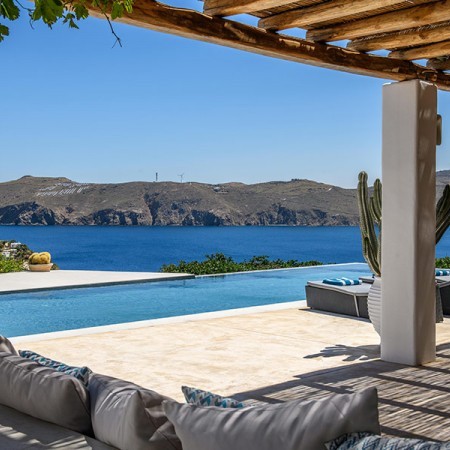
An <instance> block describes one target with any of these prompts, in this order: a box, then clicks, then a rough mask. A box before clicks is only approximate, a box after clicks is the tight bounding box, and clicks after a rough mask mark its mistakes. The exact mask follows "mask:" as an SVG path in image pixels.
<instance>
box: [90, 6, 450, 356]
mask: <svg viewBox="0 0 450 450" xmlns="http://www.w3.org/2000/svg"><path fill="white" fill-rule="evenodd" d="M91 13H92V14H93V15H96V16H98V17H102V14H101V13H100V11H99V10H96V9H95V8H93V7H91ZM241 14H250V15H252V16H255V17H257V18H258V19H259V20H258V26H257V27H253V26H250V25H247V24H245V23H242V22H239V20H238V19H239V18H240V17H241V16H238V17H236V18H235V19H236V20H233V19H230V17H231V16H236V15H241ZM119 21H121V22H124V23H127V24H130V25H136V26H139V27H144V28H149V29H152V30H156V31H161V32H165V33H170V34H175V35H179V36H183V37H187V38H191V39H197V40H201V41H206V42H211V43H214V44H219V45H224V46H228V47H233V48H237V49H241V50H246V51H249V52H254V53H259V54H262V55H266V56H270V57H274V58H280V59H286V60H290V61H294V62H299V63H304V64H310V65H315V66H320V67H325V68H329V69H334V70H341V71H346V72H350V73H355V74H360V75H368V76H373V77H379V78H385V79H388V80H394V81H399V82H400V83H391V84H387V85H385V86H384V88H383V164H382V165H383V242H382V270H383V276H382V278H383V282H382V299H383V303H382V331H381V355H382V359H385V360H387V361H392V362H400V363H405V364H411V365H417V364H423V363H426V362H429V361H432V360H433V359H434V358H435V286H434V264H435V262H434V258H435V202H436V199H435V181H436V180H435V172H436V154H435V152H436V136H437V131H436V130H437V89H438V88H439V89H442V90H450V73H447V72H446V71H447V70H449V71H450V0H298V1H295V2H292V1H289V0H205V1H204V12H203V13H201V12H198V11H194V10H189V9H180V8H174V7H172V6H168V5H165V4H162V3H157V2H155V1H152V0H135V1H134V6H133V13H132V14H129V15H127V14H125V16H124V17H122V18H121V19H119ZM293 28H300V29H302V30H306V35H305V38H304V39H301V38H298V37H295V36H290V35H288V34H286V33H287V32H286V31H284V30H289V29H293ZM425 60H426V62H423V61H425ZM415 61H419V62H421V61H422V63H418V62H415ZM299 89H301V86H299Z"/></svg>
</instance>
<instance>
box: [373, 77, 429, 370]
mask: <svg viewBox="0 0 450 450" xmlns="http://www.w3.org/2000/svg"><path fill="white" fill-rule="evenodd" d="M436 126H437V89H436V87H435V86H434V85H432V84H430V83H427V82H424V81H419V80H412V81H404V82H401V83H393V84H388V85H385V86H384V87H383V176H382V181H383V235H382V261H381V271H382V274H381V276H382V288H381V289H382V294H381V296H382V309H381V358H382V359H383V360H385V361H391V362H398V363H403V364H409V365H420V364H425V363H427V362H430V361H433V360H434V359H435V357H436V320H435V313H436V310H435V287H434V269H435V229H436V206H435V205H436Z"/></svg>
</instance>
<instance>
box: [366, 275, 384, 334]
mask: <svg viewBox="0 0 450 450" xmlns="http://www.w3.org/2000/svg"><path fill="white" fill-rule="evenodd" d="M367 308H368V310H369V318H370V321H371V322H372V325H373V327H374V328H375V331H376V332H377V333H378V334H380V333H381V278H380V277H375V280H374V282H373V284H372V287H371V288H370V290H369V296H368V297H367Z"/></svg>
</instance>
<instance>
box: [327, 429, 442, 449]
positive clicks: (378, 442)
mask: <svg viewBox="0 0 450 450" xmlns="http://www.w3.org/2000/svg"><path fill="white" fill-rule="evenodd" d="M326 445H327V449H328V450H367V449H377V450H449V449H450V443H439V442H431V441H422V440H419V439H404V438H392V437H381V436H376V435H374V434H370V433H351V434H346V435H344V436H340V437H339V438H337V439H335V440H333V441H331V442H328V443H327V444H326Z"/></svg>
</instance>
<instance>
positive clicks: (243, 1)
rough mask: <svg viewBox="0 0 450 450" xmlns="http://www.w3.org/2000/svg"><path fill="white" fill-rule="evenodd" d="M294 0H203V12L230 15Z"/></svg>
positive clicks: (306, 1) (307, 0)
mask: <svg viewBox="0 0 450 450" xmlns="http://www.w3.org/2000/svg"><path fill="white" fill-rule="evenodd" d="M294 1H295V0H205V2H204V6H203V12H204V13H205V14H207V15H208V16H220V17H222V16H232V15H234V14H246V13H252V12H255V11H263V10H264V9H270V8H278V7H279V6H284V5H288V4H289V3H293V2H294ZM322 1H323V0H300V1H298V2H295V4H296V5H299V6H308V5H312V4H314V3H319V2H322Z"/></svg>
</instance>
